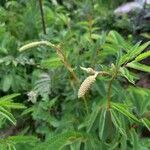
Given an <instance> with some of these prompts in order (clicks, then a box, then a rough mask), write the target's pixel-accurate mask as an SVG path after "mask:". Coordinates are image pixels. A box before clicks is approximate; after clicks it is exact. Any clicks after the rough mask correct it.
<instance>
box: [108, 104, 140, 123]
mask: <svg viewBox="0 0 150 150" xmlns="http://www.w3.org/2000/svg"><path fill="white" fill-rule="evenodd" d="M111 105H112V108H113V109H115V110H117V111H118V112H120V113H122V114H123V115H125V116H126V117H128V118H129V119H131V120H133V121H136V122H137V123H140V121H139V120H138V119H137V118H136V116H134V115H133V114H132V113H130V112H129V111H128V110H127V108H125V107H124V106H123V105H122V104H119V103H113V102H112V103H111Z"/></svg>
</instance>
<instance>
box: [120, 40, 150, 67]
mask: <svg viewBox="0 0 150 150" xmlns="http://www.w3.org/2000/svg"><path fill="white" fill-rule="evenodd" d="M149 45H150V41H149V42H147V43H144V44H142V45H140V42H139V43H137V44H136V45H134V46H133V47H132V48H131V49H130V51H129V52H128V53H127V54H125V55H124V56H123V57H122V58H121V59H120V61H119V65H123V64H124V63H127V62H129V61H131V60H132V59H134V58H135V57H136V56H138V55H139V54H140V53H141V52H142V51H143V50H144V49H145V48H146V47H148V46H149Z"/></svg>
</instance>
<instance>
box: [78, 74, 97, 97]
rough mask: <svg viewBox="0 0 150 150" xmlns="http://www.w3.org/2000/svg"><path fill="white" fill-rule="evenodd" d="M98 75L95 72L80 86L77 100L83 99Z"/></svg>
mask: <svg viewBox="0 0 150 150" xmlns="http://www.w3.org/2000/svg"><path fill="white" fill-rule="evenodd" d="M97 75H98V72H96V73H95V74H94V75H91V76H89V77H87V78H86V79H85V80H84V81H83V82H82V84H81V86H80V88H79V91H78V98H81V97H83V96H84V95H85V94H86V92H87V91H88V90H89V89H90V87H91V85H92V83H94V82H95V79H96V77H97Z"/></svg>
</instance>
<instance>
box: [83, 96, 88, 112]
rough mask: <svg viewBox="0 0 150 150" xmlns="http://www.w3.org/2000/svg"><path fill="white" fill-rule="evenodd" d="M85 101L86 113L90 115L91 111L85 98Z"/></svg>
mask: <svg viewBox="0 0 150 150" xmlns="http://www.w3.org/2000/svg"><path fill="white" fill-rule="evenodd" d="M83 101H84V105H85V109H86V112H87V114H89V109H88V105H87V101H86V99H85V97H83Z"/></svg>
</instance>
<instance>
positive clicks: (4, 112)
mask: <svg viewBox="0 0 150 150" xmlns="http://www.w3.org/2000/svg"><path fill="white" fill-rule="evenodd" d="M0 114H1V115H2V116H4V117H5V118H7V119H8V120H9V121H10V122H11V123H12V124H14V125H16V119H15V118H14V116H13V115H12V114H11V113H10V112H9V111H7V110H6V109H5V108H3V107H2V106H0Z"/></svg>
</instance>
